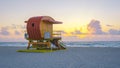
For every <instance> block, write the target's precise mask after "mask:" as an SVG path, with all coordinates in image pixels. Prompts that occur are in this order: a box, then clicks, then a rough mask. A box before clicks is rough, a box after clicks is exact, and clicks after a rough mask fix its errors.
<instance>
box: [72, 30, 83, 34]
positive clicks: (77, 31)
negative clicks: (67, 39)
mask: <svg viewBox="0 0 120 68" xmlns="http://www.w3.org/2000/svg"><path fill="white" fill-rule="evenodd" d="M71 34H82V33H81V32H80V30H75V31H74V32H71Z"/></svg>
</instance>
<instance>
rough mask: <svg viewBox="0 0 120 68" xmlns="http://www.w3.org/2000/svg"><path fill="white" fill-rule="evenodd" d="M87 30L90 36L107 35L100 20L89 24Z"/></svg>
mask: <svg viewBox="0 0 120 68" xmlns="http://www.w3.org/2000/svg"><path fill="white" fill-rule="evenodd" d="M87 29H88V31H89V33H90V34H105V32H103V31H102V28H101V25H100V21H98V20H92V21H91V22H90V23H89V24H88V26H87Z"/></svg>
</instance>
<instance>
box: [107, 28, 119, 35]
mask: <svg viewBox="0 0 120 68" xmlns="http://www.w3.org/2000/svg"><path fill="white" fill-rule="evenodd" d="M109 34H112V35H120V30H116V29H110V30H109Z"/></svg>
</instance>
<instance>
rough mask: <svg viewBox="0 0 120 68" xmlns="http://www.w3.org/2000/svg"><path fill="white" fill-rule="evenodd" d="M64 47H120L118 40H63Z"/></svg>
mask: <svg viewBox="0 0 120 68" xmlns="http://www.w3.org/2000/svg"><path fill="white" fill-rule="evenodd" d="M64 44H65V45H66V47H120V41H91V42H89V41H84V42H82V41H81V42H72V41H71V42H64ZM0 46H18V47H24V46H27V42H0Z"/></svg>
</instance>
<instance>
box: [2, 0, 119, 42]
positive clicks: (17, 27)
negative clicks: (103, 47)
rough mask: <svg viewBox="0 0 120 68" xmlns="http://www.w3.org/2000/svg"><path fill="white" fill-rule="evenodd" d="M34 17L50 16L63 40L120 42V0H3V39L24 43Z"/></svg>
mask: <svg viewBox="0 0 120 68" xmlns="http://www.w3.org/2000/svg"><path fill="white" fill-rule="evenodd" d="M33 16H51V17H52V18H54V19H55V20H57V21H61V22H63V24H60V25H54V30H61V31H62V40H63V41H120V19H119V18H120V0H0V42H19V41H20V42H21V41H22V42H24V41H26V40H25V39H24V32H25V30H26V24H25V23H24V21H26V20H28V19H29V18H30V17H33Z"/></svg>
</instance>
